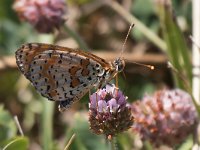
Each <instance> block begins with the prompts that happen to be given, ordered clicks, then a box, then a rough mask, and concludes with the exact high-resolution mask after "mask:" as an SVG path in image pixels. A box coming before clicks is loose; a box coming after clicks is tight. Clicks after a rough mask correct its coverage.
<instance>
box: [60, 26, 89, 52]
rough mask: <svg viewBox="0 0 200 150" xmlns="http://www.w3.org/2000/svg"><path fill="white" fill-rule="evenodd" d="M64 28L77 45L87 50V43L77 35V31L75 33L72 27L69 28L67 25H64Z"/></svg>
mask: <svg viewBox="0 0 200 150" xmlns="http://www.w3.org/2000/svg"><path fill="white" fill-rule="evenodd" d="M63 28H64V30H65V31H66V32H67V33H68V34H69V36H71V37H72V38H73V39H74V40H75V41H76V42H77V43H78V45H79V47H80V48H81V49H83V50H88V49H89V48H88V46H87V44H86V43H85V42H84V41H83V39H82V38H81V37H80V36H79V35H78V33H76V32H75V31H73V30H72V29H70V28H69V27H68V26H67V25H65V26H64V27H63Z"/></svg>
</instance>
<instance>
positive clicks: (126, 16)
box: [105, 1, 167, 51]
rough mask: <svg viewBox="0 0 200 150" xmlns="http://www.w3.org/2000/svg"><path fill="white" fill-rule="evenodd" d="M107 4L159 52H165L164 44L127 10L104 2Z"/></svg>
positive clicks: (117, 4)
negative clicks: (158, 49)
mask: <svg viewBox="0 0 200 150" xmlns="http://www.w3.org/2000/svg"><path fill="white" fill-rule="evenodd" d="M105 4H108V6H110V7H111V8H112V9H113V10H115V11H116V12H117V13H118V14H120V15H121V16H122V17H123V18H124V19H125V20H127V21H128V22H130V23H131V24H132V23H134V24H136V28H138V30H140V32H142V33H143V34H144V36H146V37H147V38H148V39H149V40H150V41H151V42H152V43H154V44H155V45H156V46H157V47H159V48H160V49H161V50H163V51H166V49H167V47H166V44H165V42H164V41H163V40H162V39H161V38H160V37H158V36H157V35H156V34H155V33H153V32H152V31H151V30H149V28H148V27H147V26H145V25H144V24H143V23H142V22H141V21H140V20H138V19H137V18H136V17H135V16H133V15H131V14H130V13H129V12H128V11H127V10H125V9H124V8H123V7H122V6H121V5H120V4H119V3H118V2H116V1H109V2H105Z"/></svg>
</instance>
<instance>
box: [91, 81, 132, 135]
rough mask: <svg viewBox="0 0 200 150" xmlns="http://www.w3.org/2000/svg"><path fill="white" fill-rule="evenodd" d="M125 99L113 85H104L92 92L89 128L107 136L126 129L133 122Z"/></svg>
mask: <svg viewBox="0 0 200 150" xmlns="http://www.w3.org/2000/svg"><path fill="white" fill-rule="evenodd" d="M126 99H127V97H126V96H124V95H123V93H122V92H121V91H120V90H119V89H118V88H117V87H115V85H106V87H105V88H103V89H100V90H99V91H98V92H96V93H93V94H92V95H91V96H90V103H89V110H90V112H89V123H90V129H91V130H92V131H93V132H94V133H95V134H104V135H106V136H107V137H108V138H110V137H112V136H115V135H116V134H118V133H121V132H123V131H125V130H128V129H129V128H130V127H131V126H132V124H133V116H132V114H131V107H130V105H129V104H127V101H126Z"/></svg>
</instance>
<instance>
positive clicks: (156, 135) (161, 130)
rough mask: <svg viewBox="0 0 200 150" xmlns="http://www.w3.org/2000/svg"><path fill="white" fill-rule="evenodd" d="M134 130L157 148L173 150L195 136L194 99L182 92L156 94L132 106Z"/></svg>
mask: <svg viewBox="0 0 200 150" xmlns="http://www.w3.org/2000/svg"><path fill="white" fill-rule="evenodd" d="M132 112H133V116H134V125H133V130H134V131H135V132H136V133H139V134H140V136H141V138H142V139H143V140H149V141H150V142H151V143H152V144H153V145H154V146H156V147H159V146H160V145H163V144H164V145H167V146H170V147H174V146H175V145H176V144H180V143H181V142H182V141H183V140H185V139H186V137H187V136H188V135H189V134H191V133H192V132H194V129H195V126H196V123H197V120H198V117H197V112H196V110H195V107H194V105H193V102H192V98H191V96H190V95H189V94H188V93H186V92H185V91H183V90H180V89H174V90H162V91H157V92H156V93H155V94H154V95H153V96H149V95H146V96H144V98H143V99H142V100H141V101H137V102H134V103H133V105H132Z"/></svg>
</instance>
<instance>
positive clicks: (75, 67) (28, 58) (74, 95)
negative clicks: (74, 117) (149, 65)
mask: <svg viewBox="0 0 200 150" xmlns="http://www.w3.org/2000/svg"><path fill="white" fill-rule="evenodd" d="M16 62H17V65H18V67H19V69H20V71H21V72H22V73H23V74H24V75H25V76H26V78H27V79H29V80H30V81H31V83H32V84H33V86H34V87H35V88H36V89H37V91H38V92H39V93H41V95H43V96H44V97H47V98H48V99H49V100H54V101H62V102H64V101H65V104H67V105H70V104H71V103H72V102H74V101H77V100H79V99H80V98H81V97H82V96H83V95H85V93H87V92H88V90H89V89H90V88H91V87H92V86H93V85H94V84H96V83H98V82H99V75H100V74H102V73H104V72H105V69H107V68H109V67H110V66H109V65H110V64H109V63H107V62H106V61H105V60H103V59H101V58H99V57H97V56H95V55H93V54H91V53H87V52H84V51H80V50H74V49H70V48H66V47H61V46H56V45H50V44H40V43H29V44H24V45H22V46H21V47H20V48H19V49H18V50H17V51H16ZM67 105H66V106H67Z"/></svg>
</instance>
